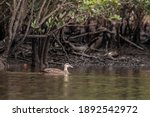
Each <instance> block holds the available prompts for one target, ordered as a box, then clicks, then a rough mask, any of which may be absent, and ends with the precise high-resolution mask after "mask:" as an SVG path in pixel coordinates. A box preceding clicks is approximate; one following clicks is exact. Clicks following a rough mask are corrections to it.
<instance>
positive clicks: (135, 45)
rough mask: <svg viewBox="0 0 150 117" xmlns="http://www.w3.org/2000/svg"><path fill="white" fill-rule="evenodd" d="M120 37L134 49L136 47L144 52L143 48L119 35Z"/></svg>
mask: <svg viewBox="0 0 150 117" xmlns="http://www.w3.org/2000/svg"><path fill="white" fill-rule="evenodd" d="M119 36H120V37H121V39H123V40H124V41H126V42H128V43H130V44H131V45H133V46H134V47H137V48H138V49H140V50H144V48H142V47H140V46H139V45H137V44H135V43H133V42H132V41H130V40H129V39H126V38H125V37H123V36H122V35H119Z"/></svg>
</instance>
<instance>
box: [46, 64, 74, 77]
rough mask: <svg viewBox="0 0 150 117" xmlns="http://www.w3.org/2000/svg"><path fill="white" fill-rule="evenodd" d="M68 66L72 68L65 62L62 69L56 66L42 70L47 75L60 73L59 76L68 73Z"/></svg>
mask: <svg viewBox="0 0 150 117" xmlns="http://www.w3.org/2000/svg"><path fill="white" fill-rule="evenodd" d="M69 67H70V68H73V67H72V66H71V65H70V64H69V63H66V64H65V65H64V70H61V69H57V68H45V69H44V70H43V72H44V73H47V74H49V75H57V76H59V75H61V76H63V75H68V74H69V72H68V68H69Z"/></svg>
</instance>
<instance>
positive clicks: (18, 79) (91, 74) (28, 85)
mask: <svg viewBox="0 0 150 117" xmlns="http://www.w3.org/2000/svg"><path fill="white" fill-rule="evenodd" d="M16 69H17V70H16ZM16 69H15V70H16V71H17V72H16V71H14V72H0V99H150V85H149V84H150V79H149V76H150V72H145V71H144V70H142V69H141V68H132V69H131V68H125V67H124V68H123V67H122V68H121V67H119V68H112V67H111V68H109V67H99V66H96V67H95V66H88V67H80V68H76V69H74V71H72V74H71V75H69V76H59V77H58V76H57V77H56V76H50V75H46V74H42V73H37V72H25V71H24V72H20V71H19V70H20V69H19V70H18V68H16ZM12 70H14V69H11V71H12ZM18 71H19V72H18Z"/></svg>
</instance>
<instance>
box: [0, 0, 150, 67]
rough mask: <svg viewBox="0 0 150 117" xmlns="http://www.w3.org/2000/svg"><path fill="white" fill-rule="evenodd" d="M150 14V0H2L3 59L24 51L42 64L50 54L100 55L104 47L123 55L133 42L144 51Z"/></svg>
mask: <svg viewBox="0 0 150 117" xmlns="http://www.w3.org/2000/svg"><path fill="white" fill-rule="evenodd" d="M149 14H150V1H149V0H0V32H1V35H0V37H1V38H0V44H1V47H0V53H1V61H2V62H3V63H7V59H8V58H12V57H13V56H14V57H16V58H18V56H21V58H22V59H23V60H27V59H29V61H32V65H33V66H40V67H41V68H43V67H45V66H47V65H48V61H49V60H52V56H51V55H50V53H51V54H52V53H57V54H56V55H57V57H58V56H59V54H58V53H63V55H65V56H64V57H65V61H68V60H70V59H71V58H70V57H69V55H74V56H84V57H87V58H99V57H100V56H96V57H95V56H91V55H90V54H91V53H93V51H96V52H100V50H103V49H104V55H109V54H108V52H109V51H112V50H115V52H116V51H117V53H118V54H119V55H121V54H123V51H122V47H124V48H126V47H128V46H130V45H132V46H133V47H135V48H137V49H140V50H144V49H145V47H144V46H143V40H144V43H146V44H147V43H148V44H149V40H148V39H149V38H150V34H149V33H148V28H149V27H150V18H149V16H148V15H149ZM59 48H61V51H60V49H59ZM57 57H56V58H57ZM110 58H111V59H114V58H113V57H112V55H111V56H110Z"/></svg>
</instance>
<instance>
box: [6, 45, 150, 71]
mask: <svg viewBox="0 0 150 117" xmlns="http://www.w3.org/2000/svg"><path fill="white" fill-rule="evenodd" d="M110 52H112V51H110ZM107 53H108V52H107ZM107 53H106V51H105V50H104V49H100V50H99V51H95V52H92V53H89V54H85V53H74V52H72V53H69V54H67V55H66V53H64V52H63V51H61V50H60V51H59V50H58V51H56V50H55V51H50V52H49V56H48V66H46V67H60V66H63V65H64V64H65V63H70V64H72V65H73V66H76V67H89V66H99V67H103V66H106V67H132V68H133V67H143V68H150V50H149V49H148V48H146V47H145V49H144V50H143V51H142V50H139V49H136V48H134V47H128V48H127V47H125V49H124V48H122V51H121V54H119V53H118V55H117V56H113V58H111V57H110V56H108V55H107ZM8 62H9V64H29V65H31V62H32V61H31V58H30V56H26V57H23V56H22V54H19V55H18V56H17V58H14V56H12V57H10V59H9V60H8ZM36 69H38V68H36ZM39 69H40V68H39Z"/></svg>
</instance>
